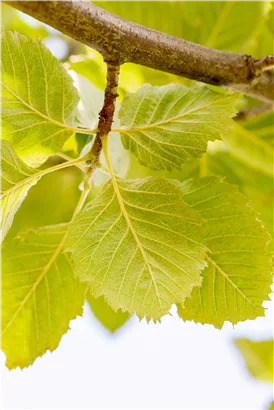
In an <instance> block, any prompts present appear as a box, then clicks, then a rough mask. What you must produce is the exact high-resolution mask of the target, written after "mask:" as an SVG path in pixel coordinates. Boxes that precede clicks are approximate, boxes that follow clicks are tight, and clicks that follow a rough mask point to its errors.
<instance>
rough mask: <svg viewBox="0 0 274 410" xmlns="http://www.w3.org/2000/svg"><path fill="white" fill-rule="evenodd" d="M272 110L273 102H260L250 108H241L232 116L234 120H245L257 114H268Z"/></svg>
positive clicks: (273, 108)
mask: <svg viewBox="0 0 274 410" xmlns="http://www.w3.org/2000/svg"><path fill="white" fill-rule="evenodd" d="M273 111H274V105H273V104H262V105H258V106H256V107H253V108H250V109H249V110H241V111H239V112H238V114H237V115H236V117H234V120H235V121H247V120H249V119H250V118H253V117H258V116H259V115H264V114H268V113H270V112H273Z"/></svg>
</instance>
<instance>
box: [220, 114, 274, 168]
mask: <svg viewBox="0 0 274 410" xmlns="http://www.w3.org/2000/svg"><path fill="white" fill-rule="evenodd" d="M270 118H271V120H270V121H269V126H268V127H266V130H264V127H262V128H261V129H259V131H258V129H256V127H254V126H251V125H250V127H249V129H248V128H245V127H242V126H241V125H239V124H235V125H234V127H233V129H232V130H231V132H230V133H229V134H228V135H226V136H225V143H226V146H227V147H228V149H229V151H230V152H231V153H233V155H235V156H236V157H237V158H239V159H240V160H241V161H244V162H246V163H247V164H248V165H249V166H251V167H253V168H255V169H258V170H260V171H263V172H264V173H265V174H266V175H273V172H274V162H273V158H274V151H273V123H272V120H273V117H272V115H271V117H270ZM260 134H261V135H260Z"/></svg>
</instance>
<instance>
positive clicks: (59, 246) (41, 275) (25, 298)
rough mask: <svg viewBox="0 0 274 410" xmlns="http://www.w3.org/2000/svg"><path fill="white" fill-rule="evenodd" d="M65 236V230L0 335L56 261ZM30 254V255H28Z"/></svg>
mask: <svg viewBox="0 0 274 410" xmlns="http://www.w3.org/2000/svg"><path fill="white" fill-rule="evenodd" d="M66 238H67V230H66V232H65V234H64V236H63V238H62V239H61V241H60V243H59V245H58V246H57V248H56V250H55V252H54V254H53V255H52V257H51V258H50V260H49V262H48V263H47V265H46V266H45V267H44V269H43V270H42V272H41V274H40V275H39V276H38V278H37V279H36V281H35V282H34V284H33V285H32V287H31V288H30V290H29V291H28V293H27V294H26V296H25V297H24V299H23V300H22V302H21V303H20V305H19V306H18V308H17V310H16V311H15V312H14V314H13V316H12V318H11V319H10V321H9V322H8V324H7V326H6V327H5V329H3V331H2V336H3V334H4V333H5V331H6V330H7V329H8V328H9V327H10V325H11V324H12V323H13V321H14V320H15V319H16V317H17V316H18V314H19V313H20V312H21V310H22V308H23V307H24V305H25V304H26V303H27V301H28V300H29V298H30V297H31V296H32V295H33V294H34V292H35V290H36V289H37V287H38V286H39V284H40V283H41V281H42V280H43V279H44V278H45V276H46V274H47V273H48V271H49V269H50V268H51V266H52V264H53V263H54V262H55V261H56V259H57V257H58V255H59V254H60V252H61V250H62V248H63V245H64V243H65V240H66ZM30 256H31V255H30Z"/></svg>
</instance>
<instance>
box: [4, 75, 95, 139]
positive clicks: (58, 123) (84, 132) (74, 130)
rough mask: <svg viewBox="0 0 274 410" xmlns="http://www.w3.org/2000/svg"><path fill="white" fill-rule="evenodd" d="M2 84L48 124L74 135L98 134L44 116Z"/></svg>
mask: <svg viewBox="0 0 274 410" xmlns="http://www.w3.org/2000/svg"><path fill="white" fill-rule="evenodd" d="M0 84H1V85H2V86H3V87H5V88H6V90H7V91H8V92H9V93H11V94H12V95H13V96H14V97H15V98H17V100H18V101H20V103H22V104H23V105H25V106H26V107H27V108H28V109H30V110H31V111H33V112H34V113H35V114H36V115H38V116H40V117H41V118H43V119H45V120H46V121H47V122H50V123H52V124H55V125H57V126H58V127H60V128H63V129H64V131H66V130H67V131H71V132H72V133H73V132H77V133H80V134H94V133H95V132H96V129H93V130H91V129H85V128H75V127H70V126H69V125H67V124H65V123H62V122H59V121H56V120H54V119H53V118H50V117H48V116H47V115H45V114H43V113H42V112H40V111H37V110H36V108H34V107H33V106H32V105H30V104H28V103H27V102H26V101H24V100H22V98H21V97H19V95H17V94H15V93H14V92H13V91H12V90H11V89H10V88H9V87H8V86H6V85H5V84H3V83H2V81H1V82H0ZM1 104H2V105H4V104H5V103H1ZM22 114H27V113H22ZM17 115H20V113H19V114H18V113H14V114H10V115H7V116H2V118H5V117H11V116H17ZM39 124H40V123H38V124H37V125H39ZM34 126H35V125H32V126H30V128H31V127H34Z"/></svg>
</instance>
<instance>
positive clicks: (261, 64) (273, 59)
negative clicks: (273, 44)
mask: <svg viewBox="0 0 274 410" xmlns="http://www.w3.org/2000/svg"><path fill="white" fill-rule="evenodd" d="M250 66H251V70H252V71H253V73H254V75H255V76H256V77H258V76H259V75H261V73H262V72H263V71H265V70H270V69H272V68H274V55H269V56H266V57H262V58H258V59H255V58H251V60H250Z"/></svg>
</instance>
